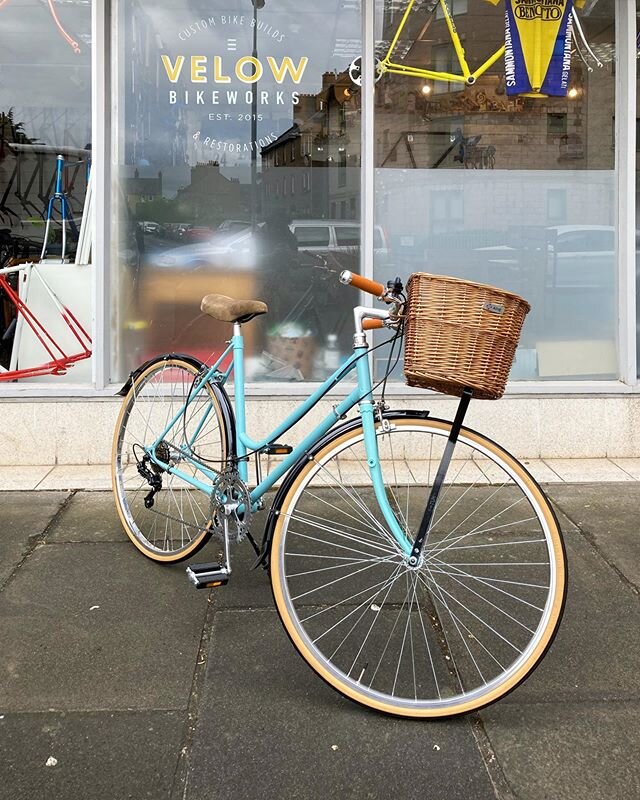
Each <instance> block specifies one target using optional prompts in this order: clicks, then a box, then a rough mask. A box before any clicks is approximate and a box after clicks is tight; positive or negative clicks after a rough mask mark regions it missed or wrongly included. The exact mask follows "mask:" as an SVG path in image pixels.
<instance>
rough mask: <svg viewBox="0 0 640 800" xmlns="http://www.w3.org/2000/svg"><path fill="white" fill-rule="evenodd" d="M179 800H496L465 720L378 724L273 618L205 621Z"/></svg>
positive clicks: (256, 615)
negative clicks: (201, 679)
mask: <svg viewBox="0 0 640 800" xmlns="http://www.w3.org/2000/svg"><path fill="white" fill-rule="evenodd" d="M190 761H191V768H190V778H189V783H188V786H187V792H186V795H185V797H186V800H201V799H202V800H204V798H207V800H209V799H210V798H213V797H215V798H216V800H223V798H234V800H235V799H237V800H240V798H242V799H243V800H252V799H253V798H260V800H270V798H274V799H275V798H277V800H281V799H282V798H294V797H295V798H304V799H305V800H316V798H318V800H320V799H321V800H326V798H327V797H339V798H358V800H364V798H375V799H376V800H378V798H381V797H398V798H413V797H416V798H417V797H429V800H445V798H446V799H447V800H455V799H456V798H460V800H463V799H464V800H468V799H469V798H474V800H484V799H485V798H486V799H487V800H489V798H491V800H494V798H495V794H494V791H493V788H492V784H491V781H490V779H489V776H488V773H487V771H486V768H485V766H484V763H483V762H482V759H481V757H480V754H479V752H478V749H477V747H476V745H475V740H474V737H473V734H472V731H471V727H470V723H469V721H468V720H456V721H447V722H436V723H425V722H416V721H404V720H398V719H393V718H390V717H384V716H382V715H380V714H376V713H373V712H371V711H368V710H367V709H364V708H361V707H359V706H357V705H355V704H354V703H352V702H350V701H348V700H346V699H344V698H342V697H341V696H340V695H338V694H337V693H336V692H334V691H333V690H332V689H330V688H329V687H328V686H326V685H325V684H324V683H323V682H322V681H321V680H320V678H318V677H317V676H316V675H315V674H314V673H313V672H312V671H311V670H310V669H309V667H308V666H307V665H306V664H305V663H304V662H303V661H302V659H301V658H300V656H299V655H298V654H297V653H296V652H295V651H294V649H293V647H292V645H291V644H290V642H289V640H288V638H287V636H286V634H285V633H284V630H283V629H282V627H281V625H280V622H279V620H278V617H277V615H276V613H275V611H267V610H254V611H240V610H231V611H229V610H224V611H217V612H216V613H215V614H214V622H213V630H212V637H211V641H210V647H209V652H208V662H207V668H206V679H205V683H204V690H203V695H202V698H201V703H200V707H199V715H198V722H197V728H196V733H195V738H194V744H193V749H192V752H191V760H190Z"/></svg>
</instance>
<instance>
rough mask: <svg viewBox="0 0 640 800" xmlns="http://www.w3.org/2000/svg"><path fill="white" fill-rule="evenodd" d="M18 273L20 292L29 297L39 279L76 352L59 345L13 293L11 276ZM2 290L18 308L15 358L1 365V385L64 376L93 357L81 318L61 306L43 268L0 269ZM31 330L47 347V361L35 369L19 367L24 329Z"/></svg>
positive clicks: (21, 265)
mask: <svg viewBox="0 0 640 800" xmlns="http://www.w3.org/2000/svg"><path fill="white" fill-rule="evenodd" d="M16 273H17V274H19V275H20V276H21V281H20V283H21V286H20V289H21V290H22V292H23V295H25V296H28V291H29V286H30V284H31V281H32V280H33V278H34V276H35V277H36V278H38V280H39V281H40V283H41V284H42V286H43V287H44V289H45V292H46V294H47V295H48V296H49V298H50V299H51V301H52V302H53V304H54V306H55V308H56V309H57V311H58V313H59V314H60V316H61V318H62V319H63V321H64V323H65V326H66V327H67V328H68V329H69V330H70V331H71V333H72V335H73V337H74V339H75V340H76V341H77V342H78V345H79V349H78V350H77V352H71V353H68V352H66V351H65V350H64V349H63V347H62V346H61V345H60V344H59V343H58V341H57V340H56V339H55V338H54V336H53V335H52V334H51V333H50V332H49V331H48V330H47V328H46V326H45V325H44V324H43V323H42V322H41V321H40V320H39V319H38V317H37V316H36V315H35V314H34V313H33V311H31V309H30V308H29V306H28V305H27V303H26V302H25V301H24V300H23V299H22V298H21V297H20V293H19V291H16V290H14V289H13V288H12V287H11V285H10V283H9V281H8V280H7V276H8V275H13V274H16ZM0 290H2V291H3V292H4V293H5V294H6V296H7V297H8V299H9V301H10V302H11V303H12V304H13V306H14V307H15V309H16V314H17V322H16V332H15V337H14V342H13V355H12V358H11V364H10V368H9V369H8V370H7V369H4V368H3V367H1V366H0V382H2V381H14V380H17V379H19V378H37V377H40V376H42V375H64V374H65V373H66V371H67V369H68V368H69V367H71V366H72V365H73V364H75V363H76V362H78V361H82V360H83V359H85V358H89V357H90V356H91V347H92V343H91V337H90V336H89V334H88V333H87V331H86V330H85V329H84V327H83V326H82V324H81V323H80V322H79V320H78V318H77V317H76V316H75V314H73V312H72V311H71V310H70V309H69V308H68V307H67V306H65V305H63V304H62V302H61V301H60V299H59V298H58V296H57V295H56V294H55V292H54V291H53V290H52V289H51V287H50V286H49V284H48V283H47V281H46V280H45V278H44V276H43V275H42V272H41V267H39V266H38V265H36V264H32V263H29V264H17V265H15V266H13V267H6V268H4V269H0ZM25 325H26V326H27V327H28V328H30V329H31V331H32V333H33V335H34V336H35V337H36V339H37V340H38V341H39V342H40V344H41V345H42V347H43V348H44V350H45V352H46V354H47V356H48V357H49V358H48V360H46V361H44V362H43V363H42V364H38V365H36V366H33V367H24V368H22V369H21V368H19V366H18V357H19V350H20V340H21V338H22V334H23V331H24V326H25Z"/></svg>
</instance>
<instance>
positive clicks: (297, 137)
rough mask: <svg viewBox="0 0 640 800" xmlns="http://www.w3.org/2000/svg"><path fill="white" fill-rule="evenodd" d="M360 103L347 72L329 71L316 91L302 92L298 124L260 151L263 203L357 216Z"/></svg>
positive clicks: (302, 213) (296, 212)
mask: <svg viewBox="0 0 640 800" xmlns="http://www.w3.org/2000/svg"><path fill="white" fill-rule="evenodd" d="M359 106H360V100H359V95H358V94H357V93H356V92H354V87H353V84H352V83H351V81H350V80H349V77H348V75H347V74H346V73H341V74H340V75H336V74H335V73H333V72H327V73H325V74H324V75H323V76H322V89H321V90H320V92H318V94H315V95H302V96H301V97H300V104H299V105H298V106H297V107H296V108H295V117H296V121H295V122H294V124H293V125H292V126H291V128H289V129H288V130H287V131H285V132H284V133H283V134H282V135H281V136H280V137H278V139H276V141H275V142H272V143H271V144H270V145H268V146H267V147H265V148H263V150H262V159H263V176H262V187H263V188H262V195H263V200H264V203H265V207H267V206H273V205H277V206H280V207H283V208H285V209H286V210H287V211H289V212H290V213H291V214H292V215H293V216H296V217H309V218H320V217H327V215H328V216H329V217H331V218H336V219H357V218H358V216H359V213H360V212H359V195H360V170H359V167H360V114H359Z"/></svg>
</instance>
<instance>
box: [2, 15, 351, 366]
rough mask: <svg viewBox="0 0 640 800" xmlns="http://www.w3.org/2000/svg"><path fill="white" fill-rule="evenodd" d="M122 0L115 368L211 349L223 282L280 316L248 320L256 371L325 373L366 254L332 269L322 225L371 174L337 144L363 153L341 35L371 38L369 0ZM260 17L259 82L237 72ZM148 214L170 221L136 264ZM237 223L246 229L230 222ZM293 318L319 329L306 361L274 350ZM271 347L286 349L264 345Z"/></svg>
mask: <svg viewBox="0 0 640 800" xmlns="http://www.w3.org/2000/svg"><path fill="white" fill-rule="evenodd" d="M112 5H113V8H114V17H113V26H112V29H113V52H114V53H118V54H121V53H124V54H126V57H122V58H120V57H119V58H116V59H114V62H113V70H114V72H113V75H112V83H113V86H114V92H113V95H112V96H113V102H114V105H115V108H114V113H113V119H114V120H115V128H116V129H115V130H114V150H115V165H116V166H115V168H114V180H115V185H114V190H113V196H114V198H116V201H115V202H116V205H117V208H116V214H115V218H114V223H113V226H114V227H113V240H114V251H113V253H112V258H111V262H110V263H111V274H112V275H113V286H112V296H111V306H110V307H111V308H112V309H114V311H113V319H114V326H113V327H114V334H113V337H114V341H113V346H112V350H113V359H112V363H113V371H112V375H111V378H112V380H113V381H115V382H117V381H119V380H121V379H122V378H123V377H124V376H126V375H127V374H128V373H129V372H130V370H131V369H132V368H133V367H135V366H136V365H137V364H138V363H140V362H141V361H143V360H144V359H145V358H149V357H151V356H153V355H155V354H156V353H159V352H167V351H174V352H175V351H182V350H184V351H187V352H194V353H195V355H198V356H200V357H202V358H209V357H210V356H211V354H212V350H213V351H214V352H213V355H215V354H216V353H217V352H218V349H219V348H220V347H222V346H224V342H225V341H226V339H228V336H229V329H228V326H225V325H224V324H223V323H218V322H216V321H214V320H212V319H211V318H208V317H203V316H202V315H201V314H200V299H201V297H202V296H203V295H204V294H207V293H210V292H216V291H219V292H220V293H222V294H227V295H230V296H238V297H242V298H248V297H261V298H263V299H264V300H265V301H266V302H267V303H268V306H269V315H268V318H266V319H264V318H260V319H257V320H255V321H252V322H251V324H250V325H247V326H246V351H247V355H248V356H249V358H248V364H249V369H250V372H249V374H248V376H247V379H248V381H249V382H251V381H261V380H266V381H272V380H276V379H277V380H300V379H304V380H310V379H316V378H321V377H323V364H324V352H323V348H324V343H325V342H326V337H327V335H328V333H329V332H334V331H336V330H339V331H340V333H339V337H340V341H339V346H340V347H341V349H343V350H344V351H345V352H346V351H347V350H348V348H349V347H350V346H351V338H352V337H351V332H350V331H349V330H348V326H342V327H341V326H340V324H339V323H340V321H341V320H342V319H345V318H348V315H349V309H350V307H351V306H352V300H353V298H352V297H350V296H349V293H348V292H344V291H342V290H341V289H340V287H339V286H338V285H337V283H336V282H335V280H334V279H333V278H334V271H340V270H341V269H353V270H355V271H360V263H359V255H358V254H353V253H348V252H339V253H336V255H335V259H334V258H332V260H331V270H332V272H331V273H330V274H328V273H327V272H326V270H327V269H328V267H327V266H326V265H327V258H326V256H324V255H323V256H322V258H320V257H316V256H320V255H321V254H323V253H325V252H326V250H327V249H331V244H330V238H329V231H328V228H327V226H324V225H319V224H315V225H314V224H313V223H314V221H319V220H323V219H327V218H329V217H330V216H332V215H334V214H335V208H336V203H337V202H339V200H341V199H342V196H343V195H344V186H342V187H340V189H341V191H342V196H341V197H340V198H337V197H336V193H337V191H338V190H339V185H338V184H339V182H343V183H344V182H345V181H346V183H345V184H344V185H347V184H348V185H349V186H353V187H354V191H355V192H356V193H357V191H358V190H359V186H360V180H359V167H357V166H355V165H356V164H357V163H358V161H357V160H354V162H353V164H354V166H353V167H351V165H349V166H345V164H344V162H342V163H340V162H339V161H338V159H337V158H336V159H335V160H330V159H329V158H328V157H327V156H328V155H329V152H330V150H331V152H332V153H333V154H334V155H335V151H337V146H338V145H339V141H338V140H339V138H340V137H345V139H344V140H345V141H347V140H348V142H349V149H350V152H354V153H355V154H356V156H357V154H358V152H359V146H360V144H359V143H360V110H359V104H360V98H359V97H358V95H357V93H354V94H353V95H345V93H344V90H343V89H344V87H345V86H348V85H349V76H348V67H349V60H345V57H344V54H343V52H342V51H343V42H344V41H349V42H351V43H353V48H354V51H357V52H361V50H362V48H361V44H360V36H361V28H362V18H361V13H360V8H359V4H357V5H356V4H352V3H350V4H341V5H340V7H339V8H338V7H336V6H335V4H334V5H332V6H331V7H328V6H325V4H321V3H317V2H315V0H300V2H298V3H296V10H295V15H292V14H291V13H290V9H289V8H288V7H284V6H283V4H282V3H276V2H272V0H266V2H265V3H255V4H253V3H251V2H249V0H228V2H226V3H224V4H222V5H223V6H224V8H222V6H221V5H220V4H219V3H213V4H209V6H211V7H210V8H208V9H207V11H206V14H204V13H203V14H202V15H201V16H199V17H198V20H199V21H198V23H197V25H195V23H194V24H193V25H189V24H188V23H189V21H190V20H191V19H192V18H193V14H194V8H195V6H194V4H193V3H192V2H190V0H175V1H174V2H172V3H171V4H169V5H167V4H162V3H161V4H160V6H159V5H158V3H157V2H155V1H154V0H119V2H118V3H115V4H112ZM197 5H198V4H196V6H197ZM285 5H286V4H285ZM0 13H4V12H3V11H0ZM254 17H255V19H254ZM223 19H224V20H225V21H224V23H223V22H222V20H223ZM0 22H1V20H0ZM254 23H257V24H254ZM194 28H195V31H194V30H193V29H194ZM254 31H257V43H256V44H257V54H258V55H257V58H258V60H259V61H260V63H261V65H262V70H261V75H260V78H259V83H258V84H256V85H255V86H254V85H253V84H252V83H251V82H243V81H240V80H239V79H237V76H236V72H235V65H236V62H237V60H238V59H239V58H242V57H244V56H250V55H251V54H252V53H253V50H254V42H253V33H254ZM275 32H278V35H277V36H276V35H274V33H275ZM230 38H233V40H234V41H233V50H230V49H229V48H228V44H229V40H230ZM203 53H204V54H206V55H204V56H203V55H202V54H203ZM214 54H215V55H214ZM192 59H193V60H192ZM221 76H227V77H228V78H229V80H225V81H222V80H221ZM247 76H249V71H248V69H247V71H246V72H245V77H247ZM193 79H195V81H196V82H195V83H194V82H193ZM196 89H197V90H199V91H198V94H197V93H196V91H195V90H196ZM254 89H255V90H256V91H253V90H254ZM200 91H201V92H202V94H200V93H199V92H200ZM198 97H201V98H203V99H204V104H203V103H202V102H200V101H199V100H198V99H197V98H198ZM214 98H215V99H214ZM298 141H299V142H300V149H299V151H298V145H297V144H296V143H297V142H298ZM298 155H300V156H301V158H300V159H298ZM303 158H304V163H302V159H303ZM297 170H301V172H300V174H299V176H298V175H297ZM356 170H357V172H358V175H356V174H353V176H352V175H351V173H352V172H355V171H356ZM136 171H137V172H138V176H139V177H138V180H139V181H150V180H152V179H153V180H156V181H157V180H158V175H159V174H161V175H162V182H161V186H160V185H159V183H158V184H157V194H156V192H155V189H156V185H155V184H154V192H153V193H152V194H153V195H154V197H153V200H148V199H144V197H146V196H148V195H149V194H150V192H144V195H142V194H136V195H135V196H133V195H132V194H131V192H129V193H127V191H126V189H127V186H130V185H131V182H132V180H133V178H134V174H135V173H136ZM311 171H313V181H312V180H311V175H310V173H311ZM345 174H346V177H345ZM301 187H302V188H303V189H304V191H305V192H306V194H305V197H304V203H300V202H299V199H300V190H301ZM312 188H313V191H312ZM118 198H127V202H126V203H125V201H124V199H121V200H118ZM294 217H295V218H297V219H300V218H301V217H305V218H306V219H308V220H309V222H310V223H311V225H310V226H309V228H308V229H306V230H305V231H303V232H301V233H300V234H299V236H298V240H295V239H294V237H293V236H292V235H291V233H290V226H291V224H292V219H293V218H294ZM138 220H144V221H145V222H147V221H149V222H153V223H156V224H157V226H158V227H157V228H155V227H153V226H148V228H146V229H144V231H143V234H142V239H141V241H140V244H139V248H138V251H137V258H136V263H135V264H132V265H130V264H127V263H126V262H125V261H124V259H123V258H122V257H121V253H123V252H125V251H127V250H129V249H130V248H129V247H127V245H126V240H127V230H128V226H129V225H135V224H136V223H137V222H138ZM235 222H237V223H238V225H240V226H242V229H241V230H232V229H231V226H232V224H233V223H235ZM301 240H302V242H301ZM314 248H316V249H317V250H318V251H319V252H318V253H316V252H315V250H314ZM135 287H137V288H135ZM296 308H297V309H302V308H304V309H305V316H304V319H300V320H298V319H294V318H293V317H292V316H291V312H292V309H296ZM292 332H294V333H295V332H298V333H300V332H301V333H300V335H305V336H309V339H310V341H309V342H308V343H307V345H306V346H308V349H309V352H313V353H315V354H316V356H317V362H318V363H317V364H311V368H310V369H309V370H305V373H304V374H302V375H301V372H300V370H297V369H295V368H294V366H293V365H292V364H288V363H286V361H285V363H280V364H278V359H279V358H280V355H278V353H280V354H281V352H282V348H280V349H278V348H277V347H276V341H275V340H276V337H278V336H279V334H280V333H283V335H292ZM311 340H312V341H311ZM272 348H275V349H274V350H273V353H274V354H275V359H274V358H263V355H262V354H263V353H264V352H267V353H270V352H272Z"/></svg>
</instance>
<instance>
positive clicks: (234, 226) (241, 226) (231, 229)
mask: <svg viewBox="0 0 640 800" xmlns="http://www.w3.org/2000/svg"><path fill="white" fill-rule="evenodd" d="M250 227H251V223H250V222H248V221H247V220H244V219H225V220H224V222H221V223H220V224H219V225H218V227H217V229H216V230H218V231H220V232H221V233H222V232H226V233H236V231H246V229H247V228H250Z"/></svg>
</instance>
